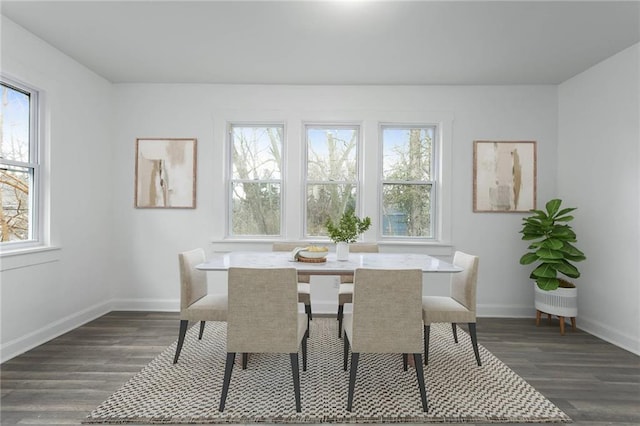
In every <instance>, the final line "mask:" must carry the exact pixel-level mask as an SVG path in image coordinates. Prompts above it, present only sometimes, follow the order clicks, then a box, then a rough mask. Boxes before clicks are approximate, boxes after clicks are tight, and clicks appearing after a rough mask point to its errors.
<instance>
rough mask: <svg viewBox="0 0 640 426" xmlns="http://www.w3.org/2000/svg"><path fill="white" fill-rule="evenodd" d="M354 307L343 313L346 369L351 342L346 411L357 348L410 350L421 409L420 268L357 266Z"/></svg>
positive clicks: (363, 350)
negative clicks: (393, 268)
mask: <svg viewBox="0 0 640 426" xmlns="http://www.w3.org/2000/svg"><path fill="white" fill-rule="evenodd" d="M354 284H355V287H354V292H353V312H348V313H345V314H344V355H343V356H344V358H343V362H344V369H345V371H346V370H347V357H348V353H349V346H351V371H350V375H349V393H348V399H347V411H351V408H352V404H353V394H354V389H355V382H356V373H357V370H358V360H359V357H360V354H361V353H402V354H403V359H404V369H405V371H406V370H407V354H413V359H414V361H415V368H416V375H417V377H418V387H419V389H420V397H421V399H422V409H423V410H424V411H425V412H426V411H427V392H426V389H425V383H424V374H423V370H422V306H421V302H420V300H421V296H422V271H421V270H419V269H404V270H399V269H397V270H391V269H367V268H361V269H356V271H355V274H354Z"/></svg>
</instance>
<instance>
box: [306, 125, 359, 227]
mask: <svg viewBox="0 0 640 426" xmlns="http://www.w3.org/2000/svg"><path fill="white" fill-rule="evenodd" d="M305 130H306V142H307V143H306V148H307V168H306V197H307V199H306V232H305V236H306V237H316V236H326V235H327V230H326V227H325V224H326V222H327V219H328V218H331V219H332V220H333V221H334V222H336V221H338V220H339V218H340V216H341V215H342V213H343V212H344V211H346V210H347V209H348V208H353V209H354V210H356V211H357V209H358V206H357V204H358V199H357V197H358V139H359V135H360V132H359V130H360V129H359V127H358V126H317V125H307V126H306V129H305Z"/></svg>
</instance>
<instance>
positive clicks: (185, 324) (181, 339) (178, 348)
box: [173, 320, 189, 364]
mask: <svg viewBox="0 0 640 426" xmlns="http://www.w3.org/2000/svg"><path fill="white" fill-rule="evenodd" d="M188 325H189V320H180V331H179V333H178V346H176V355H175V356H174V357H173V363H174V364H177V363H178V357H180V351H182V345H183V344H184V336H186V334H187V327H188Z"/></svg>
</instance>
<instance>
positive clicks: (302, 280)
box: [272, 242, 313, 337]
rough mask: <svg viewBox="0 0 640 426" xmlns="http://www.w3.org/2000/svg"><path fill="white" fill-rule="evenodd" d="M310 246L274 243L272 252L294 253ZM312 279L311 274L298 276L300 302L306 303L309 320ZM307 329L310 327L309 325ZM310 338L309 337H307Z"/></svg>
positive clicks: (311, 315) (305, 244) (310, 315)
mask: <svg viewBox="0 0 640 426" xmlns="http://www.w3.org/2000/svg"><path fill="white" fill-rule="evenodd" d="M307 245H308V244H307V243H304V242H299V243H273V246H272V251H292V250H293V249H295V248H296V247H306V246H307ZM310 282H311V277H310V276H309V274H298V301H299V302H300V303H304V311H305V312H306V313H307V319H308V320H312V319H313V314H312V312H311V284H310ZM307 328H309V327H308V325H307ZM307 337H308V336H307Z"/></svg>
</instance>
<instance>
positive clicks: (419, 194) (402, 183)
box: [380, 125, 436, 239]
mask: <svg viewBox="0 0 640 426" xmlns="http://www.w3.org/2000/svg"><path fill="white" fill-rule="evenodd" d="M381 133H382V138H381V139H382V194H381V217H382V220H381V221H380V222H381V226H382V231H381V235H382V237H393V238H416V239H417V238H420V239H433V238H435V236H434V215H433V211H434V209H433V207H434V205H433V204H434V201H435V199H434V190H435V187H436V185H435V181H434V176H435V175H436V174H435V171H434V164H435V162H434V161H433V159H434V158H435V156H434V146H435V144H434V137H435V135H436V127H435V126H395V125H382V126H381Z"/></svg>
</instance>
